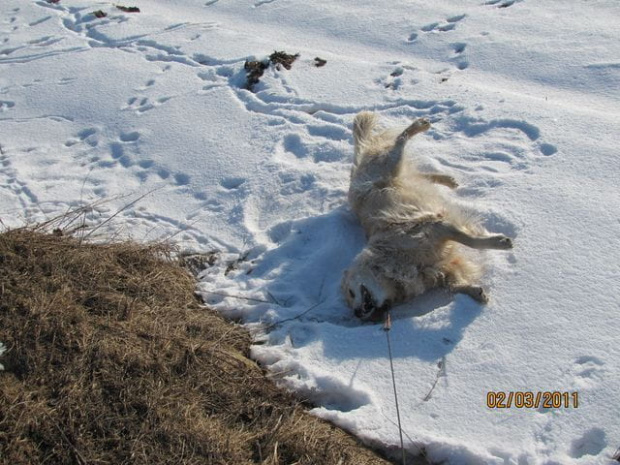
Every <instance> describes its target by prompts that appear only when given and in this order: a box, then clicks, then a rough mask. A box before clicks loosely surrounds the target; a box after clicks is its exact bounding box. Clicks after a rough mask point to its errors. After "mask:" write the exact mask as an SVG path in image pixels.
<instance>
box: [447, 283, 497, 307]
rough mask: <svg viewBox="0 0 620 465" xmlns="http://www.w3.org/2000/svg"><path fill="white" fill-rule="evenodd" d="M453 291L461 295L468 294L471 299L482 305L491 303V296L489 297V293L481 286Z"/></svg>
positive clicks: (465, 287) (456, 288)
mask: <svg viewBox="0 0 620 465" xmlns="http://www.w3.org/2000/svg"><path fill="white" fill-rule="evenodd" d="M452 290H453V291H454V292H456V293H459V294H467V295H468V296H469V297H471V298H472V299H474V300H475V301H476V302H479V303H481V304H486V303H488V302H489V296H487V293H486V292H484V289H482V288H481V287H480V286H458V287H455V288H453V289H452Z"/></svg>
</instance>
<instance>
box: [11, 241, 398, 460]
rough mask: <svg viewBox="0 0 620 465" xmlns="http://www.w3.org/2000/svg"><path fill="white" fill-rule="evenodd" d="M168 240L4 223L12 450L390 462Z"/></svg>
mask: <svg viewBox="0 0 620 465" xmlns="http://www.w3.org/2000/svg"><path fill="white" fill-rule="evenodd" d="M193 290H194V282H193V279H192V278H191V277H190V276H189V275H188V274H186V272H185V271H184V270H183V269H181V268H180V267H179V266H178V265H176V264H175V263H174V262H173V261H172V260H171V259H170V250H169V248H168V247H166V246H164V245H161V244H156V245H136V244H133V243H121V244H114V245H93V244H85V243H80V242H79V241H77V240H75V239H72V238H69V237H63V236H58V235H45V234H41V233H38V232H33V231H29V230H24V229H21V230H13V231H8V232H5V233H2V234H0V341H2V342H4V344H5V345H6V347H7V349H8V351H7V353H6V354H4V356H3V357H2V360H1V362H2V363H3V364H4V366H5V371H4V372H0V462H3V463H7V464H8V463H10V464H37V463H46V464H95V463H96V464H103V463H109V464H128V463H149V464H158V463H170V464H172V463H174V464H194V463H195V464H245V463H264V464H293V463H297V464H371V463H372V464H374V463H377V464H379V463H387V462H385V461H383V460H382V459H380V458H378V457H377V456H376V455H374V454H373V453H372V452H370V451H368V450H366V449H363V448H362V447H360V446H359V445H358V444H357V442H356V441H355V440H354V439H352V438H351V437H350V436H348V435H347V434H346V433H344V432H342V431H340V430H338V429H336V428H334V427H333V426H330V425H329V424H327V423H325V422H322V421H320V420H319V419H316V418H314V417H312V416H310V415H308V414H307V413H306V412H305V411H304V410H303V409H302V408H301V407H300V406H299V403H298V402H296V401H295V399H294V398H293V397H292V396H291V395H289V394H287V393H283V392H282V391H280V390H278V389H276V388H275V387H274V385H273V384H272V383H271V382H270V381H269V380H268V379H267V378H266V377H265V376H264V374H263V372H262V371H261V370H260V368H258V367H257V366H256V365H255V364H254V363H253V362H251V361H249V360H248V359H247V358H246V357H245V356H246V355H247V352H248V348H249V343H250V339H249V337H248V335H247V334H246V333H245V332H244V331H243V330H242V329H240V328H239V327H236V326H233V325H231V324H229V323H227V322H225V321H223V320H222V319H221V317H219V316H218V315H217V314H215V312H213V311H211V310H209V309H205V308H204V307H201V306H200V305H199V304H198V302H197V301H196V300H195V298H194V293H193Z"/></svg>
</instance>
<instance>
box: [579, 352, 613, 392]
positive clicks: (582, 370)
mask: <svg viewBox="0 0 620 465" xmlns="http://www.w3.org/2000/svg"><path fill="white" fill-rule="evenodd" d="M605 371H606V370H605V366H604V363H603V362H602V361H601V360H600V359H598V358H597V357H590V356H582V357H579V358H577V359H576V360H575V364H574V365H573V367H572V374H573V383H574V384H575V386H576V387H577V388H579V389H583V388H587V387H592V386H594V385H596V384H598V382H599V381H600V380H601V379H602V378H603V376H604V375H605Z"/></svg>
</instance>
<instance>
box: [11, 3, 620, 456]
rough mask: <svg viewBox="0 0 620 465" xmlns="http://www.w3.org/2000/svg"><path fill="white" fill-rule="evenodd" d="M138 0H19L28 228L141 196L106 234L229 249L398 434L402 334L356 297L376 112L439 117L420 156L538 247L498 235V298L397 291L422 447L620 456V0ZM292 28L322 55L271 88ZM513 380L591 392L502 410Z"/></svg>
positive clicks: (272, 340) (355, 427) (17, 65)
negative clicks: (360, 158)
mask: <svg viewBox="0 0 620 465" xmlns="http://www.w3.org/2000/svg"><path fill="white" fill-rule="evenodd" d="M125 6H137V7H139V8H140V10H141V12H140V13H126V12H123V11H120V10H118V9H117V8H115V6H114V5H113V4H111V3H107V2H97V1H90V0H60V2H59V3H56V4H53V3H47V2H46V1H45V0H39V1H33V0H3V1H2V7H1V8H0V148H1V150H0V165H1V166H0V189H1V190H0V218H1V220H2V223H3V224H4V225H5V226H17V225H22V224H23V223H24V222H34V221H42V220H45V219H49V218H51V217H54V216H56V215H58V214H62V213H64V212H66V211H68V210H71V209H74V208H77V207H80V206H84V205H92V207H93V208H92V211H91V212H90V213H89V214H88V217H89V219H90V220H92V221H95V222H98V223H100V224H101V223H103V222H105V221H106V219H108V218H110V217H111V216H113V215H116V216H115V218H114V221H110V222H109V223H105V226H104V227H102V228H101V229H100V230H98V232H102V231H104V230H106V229H107V228H109V230H110V231H112V232H114V233H115V234H121V235H130V236H132V237H134V238H136V239H139V240H148V239H155V238H160V237H173V238H174V240H175V241H177V242H179V243H180V244H181V245H182V246H183V247H184V248H186V249H188V250H194V251H210V250H214V249H217V250H219V251H221V254H220V259H219V261H218V263H216V265H215V266H214V267H213V268H211V269H209V270H208V271H207V272H206V273H205V274H204V277H203V282H202V283H201V285H200V289H201V292H202V293H203V295H204V296H205V298H206V299H207V300H208V301H209V302H211V303H212V304H213V305H214V306H216V307H217V308H218V309H220V310H221V311H222V312H223V313H224V314H226V315H229V316H230V317H235V318H241V319H243V321H245V322H246V323H247V324H248V327H249V328H251V329H252V330H253V331H256V334H257V338H258V340H257V345H256V346H255V348H254V356H255V357H256V358H257V359H258V360H260V361H261V362H262V363H263V364H265V365H266V366H268V367H269V368H270V369H272V370H273V371H274V372H277V373H279V374H280V376H279V378H280V379H281V380H282V382H283V383H284V384H286V385H288V386H289V387H291V388H292V389H295V390H298V391H299V392H300V393H302V395H304V396H307V397H308V398H309V399H311V400H312V401H314V402H315V403H316V404H317V405H318V407H317V408H316V409H315V413H316V414H317V415H319V416H321V417H324V418H327V419H330V420H332V421H334V422H336V423H337V424H339V425H341V426H343V427H345V428H346V429H348V430H350V431H352V432H353V433H355V434H357V435H359V436H360V437H361V438H363V439H364V440H365V441H367V442H369V443H371V444H375V445H378V446H380V447H383V448H385V449H388V450H389V449H395V448H396V447H397V446H398V444H399V440H398V430H397V428H396V426H395V421H396V412H395V408H394V402H393V397H392V390H391V389H392V387H391V378H390V372H389V362H388V360H387V346H386V338H385V334H384V333H383V331H382V330H381V328H380V326H377V325H363V324H360V323H359V322H358V321H356V320H355V319H354V318H353V317H352V315H351V313H350V311H349V310H348V309H347V308H346V307H345V305H344V302H343V299H342V298H341V296H340V294H339V281H340V276H341V273H342V270H343V269H344V268H346V267H347V265H348V264H349V262H350V260H351V258H352V257H353V256H354V255H355V254H356V253H357V252H358V251H359V250H360V248H361V247H362V246H363V244H364V238H363V235H362V233H361V230H360V228H359V226H358V225H357V223H356V222H355V219H354V218H353V217H352V215H351V213H350V212H349V210H348V208H347V206H346V191H347V188H348V175H349V169H350V163H351V156H352V144H351V142H352V141H351V122H352V120H353V117H354V115H355V114H356V112H358V111H359V110H362V109H374V110H376V111H377V112H378V113H379V114H380V115H381V118H382V120H383V121H385V122H387V123H388V124H390V125H405V124H407V122H408V121H410V120H411V119H413V118H416V117H420V116H424V117H427V118H429V119H430V120H431V121H432V122H433V127H432V129H431V130H430V131H429V132H427V133H425V134H424V135H421V136H418V137H417V138H416V139H415V140H414V141H413V142H412V143H411V146H410V149H411V156H415V157H417V159H418V160H419V162H420V164H421V165H422V167H424V168H425V169H426V170H428V171H440V172H443V173H447V174H451V175H453V176H454V177H455V178H457V179H458V181H459V183H460V185H461V187H460V188H459V189H458V190H457V191H456V192H455V194H454V195H455V196H456V197H458V198H459V200H460V201H462V202H464V203H467V204H469V205H472V206H473V207H474V208H475V209H477V210H478V211H479V212H480V214H481V216H482V218H483V219H484V223H485V225H486V227H487V228H488V229H489V230H490V231H493V232H498V233H503V234H506V235H508V236H511V237H514V238H515V249H514V250H512V251H509V252H500V251H491V252H488V253H486V254H484V256H483V257H482V258H483V260H484V261H485V262H486V264H487V267H488V272H487V274H486V276H485V278H484V283H485V285H486V286H487V288H488V290H489V294H490V295H491V299H492V300H491V302H490V303H489V305H487V306H485V307H481V306H479V305H477V304H475V303H474V302H473V301H471V300H470V299H469V298H467V297H464V296H461V295H457V296H450V295H448V294H446V293H441V292H435V293H431V294H429V295H427V296H424V297H423V298H420V299H418V300H417V301H414V302H411V303H409V304H407V305H403V306H401V307H399V308H397V309H395V311H394V322H393V329H392V331H391V338H392V345H393V352H394V357H395V359H394V365H395V370H396V381H397V383H398V388H399V395H400V399H399V400H400V404H401V414H402V420H403V427H404V430H405V444H406V447H407V449H408V451H409V452H410V453H412V454H415V453H418V452H419V451H420V450H421V447H424V449H425V451H426V453H427V454H428V456H429V458H431V459H432V460H434V461H438V462H439V461H442V460H445V461H446V462H445V463H449V464H518V465H526V464H528V465H534V464H546V465H551V464H608V463H611V461H612V457H613V456H614V454H615V453H616V451H617V449H618V447H619V446H620V422H619V421H618V418H619V417H620V415H619V414H620V389H619V388H618V386H620V348H619V344H618V336H617V329H618V327H620V312H619V310H620V305H619V299H618V297H617V292H618V289H619V286H618V284H619V283H620V252H619V249H618V230H619V227H620V219H619V218H620V191H619V190H618V184H617V179H618V177H619V176H620V162H619V161H618V150H617V147H616V144H617V139H618V131H619V128H620V112H619V111H618V108H619V104H620V91H619V89H620V40H619V39H620V5H619V4H618V2H617V0H589V1H586V0H574V1H571V2H567V1H559V0H546V1H545V2H535V1H533V0H488V1H485V0H463V1H458V2H457V1H449V0H436V1H433V2H429V1H423V0H407V1H405V0H395V1H393V2H389V3H386V2H378V1H371V0H356V1H352V0H341V1H336V2H323V1H321V0H306V1H304V2H297V1H292V0H257V1H255V2H254V1H243V2H242V1H233V0H210V1H205V0H202V1H194V0H149V1H147V0H136V1H133V2H132V3H131V4H127V5H125ZM97 10H101V11H102V12H103V13H105V14H106V16H105V17H102V18H97V17H96V16H95V15H93V13H94V12H95V11H97ZM274 50H283V51H286V52H288V53H293V54H294V53H299V54H300V56H299V58H298V59H297V60H296V61H295V62H294V63H293V66H292V68H291V69H290V70H286V69H284V68H281V69H279V70H278V69H275V68H274V67H271V68H269V69H267V70H266V71H265V74H264V76H263V77H262V78H261V82H260V83H259V84H257V85H256V86H255V87H254V91H255V92H250V91H248V90H246V89H245V88H244V87H245V80H246V72H245V70H244V63H245V61H246V60H248V59H249V60H252V59H255V60H264V59H265V58H266V57H267V56H269V55H270V54H271V53H272V52H273V51H274ZM315 57H319V58H321V59H323V60H326V64H325V65H324V66H322V67H317V66H316V63H317V61H316V60H315ZM121 225H122V229H121V230H119V228H120V227H121ZM72 226H75V224H74V225H72ZM259 323H260V325H259ZM261 328H262V329H261ZM489 391H505V392H519V391H532V392H533V393H534V395H535V394H536V393H537V392H543V391H558V392H567V393H571V397H570V400H571V405H570V407H569V408H565V407H562V408H542V406H540V407H538V408H515V407H514V406H513V407H512V408H506V409H493V408H488V407H487V393H488V392H489ZM575 392H576V393H578V400H579V405H578V407H577V408H575V406H574V405H573V402H572V400H573V399H574V397H573V396H572V393H575ZM397 455H398V454H397Z"/></svg>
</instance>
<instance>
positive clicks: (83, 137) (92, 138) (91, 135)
mask: <svg viewBox="0 0 620 465" xmlns="http://www.w3.org/2000/svg"><path fill="white" fill-rule="evenodd" d="M82 142H83V143H86V144H88V145H90V146H91V147H96V146H97V145H98V144H99V139H98V137H97V129H95V128H86V129H82V130H81V131H80V132H78V133H77V134H76V135H75V137H71V138H69V139H67V140H66V141H65V147H72V146H74V145H76V144H79V143H82Z"/></svg>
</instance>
